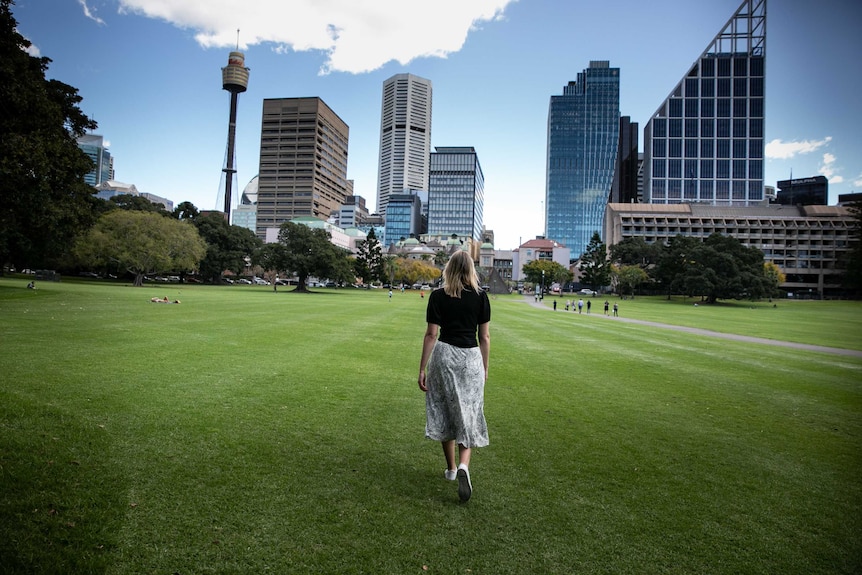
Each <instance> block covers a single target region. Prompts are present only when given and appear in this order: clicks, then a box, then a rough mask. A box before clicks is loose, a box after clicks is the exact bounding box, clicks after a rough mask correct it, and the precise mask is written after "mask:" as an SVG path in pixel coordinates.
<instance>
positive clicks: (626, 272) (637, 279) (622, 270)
mask: <svg viewBox="0 0 862 575" xmlns="http://www.w3.org/2000/svg"><path fill="white" fill-rule="evenodd" d="M616 276H617V281H618V282H619V286H620V295H624V294H625V293H626V290H628V292H629V294H631V296H632V297H634V295H635V288H636V287H637V286H639V285H640V284H642V283H644V282H646V281H648V280H649V275H648V274H647V273H646V271H645V270H644V269H643V268H642V267H640V266H637V265H635V266H621V267H619V268H618V269H617V271H616Z"/></svg>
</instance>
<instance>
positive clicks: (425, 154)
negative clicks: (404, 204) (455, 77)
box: [377, 74, 431, 216]
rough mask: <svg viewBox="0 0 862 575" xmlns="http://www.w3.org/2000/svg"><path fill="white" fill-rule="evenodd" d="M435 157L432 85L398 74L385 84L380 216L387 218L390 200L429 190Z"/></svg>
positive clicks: (408, 75)
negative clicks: (429, 176) (430, 168)
mask: <svg viewBox="0 0 862 575" xmlns="http://www.w3.org/2000/svg"><path fill="white" fill-rule="evenodd" d="M430 157H431V81H430V80H426V79H425V78H420V77H419V76H414V75H413V74H396V75H395V76H392V77H391V78H389V79H388V80H386V81H385V82H383V103H382V106H381V113H380V164H379V167H378V171H377V212H378V213H379V214H381V215H384V216H385V215H386V206H387V204H388V203H389V196H390V195H393V194H401V193H404V190H427V189H428V173H429V166H430Z"/></svg>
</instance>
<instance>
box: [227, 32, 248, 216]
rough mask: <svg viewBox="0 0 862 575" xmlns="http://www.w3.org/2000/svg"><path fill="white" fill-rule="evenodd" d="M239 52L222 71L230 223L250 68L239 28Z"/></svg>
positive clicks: (232, 54) (230, 56)
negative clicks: (240, 106)
mask: <svg viewBox="0 0 862 575" xmlns="http://www.w3.org/2000/svg"><path fill="white" fill-rule="evenodd" d="M236 33H237V40H236V41H237V50H236V51H234V52H231V53H230V55H229V56H228V61H227V66H225V67H224V68H222V69H221V77H222V88H223V89H225V90H227V91H228V92H230V119H229V121H228V131H227V154H226V156H227V158H226V160H225V167H224V168H223V169H222V172H224V175H225V189H224V217H225V220H227V221H228V222H230V207H231V188H232V187H233V178H234V175H235V174H236V167H235V166H234V150H235V147H236V105H237V98H238V96H239V94H240V93H241V92H245V91H246V90H247V89H248V68H246V67H245V54H243V53H242V52H240V51H239V28H237V31H236Z"/></svg>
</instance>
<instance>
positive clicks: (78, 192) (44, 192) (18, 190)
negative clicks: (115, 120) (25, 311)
mask: <svg viewBox="0 0 862 575" xmlns="http://www.w3.org/2000/svg"><path fill="white" fill-rule="evenodd" d="M11 5H12V2H11V0H0V111H2V112H0V198H2V201H0V262H2V263H5V262H10V263H12V264H14V265H15V266H16V267H19V268H21V267H31V268H34V267H47V266H57V265H58V264H61V263H62V262H63V261H64V259H65V258H66V256H68V255H69V250H70V246H72V245H73V240H74V238H75V237H76V236H77V235H79V234H81V233H82V232H83V231H84V230H86V229H88V228H89V227H90V226H92V225H93V224H94V223H95V221H96V219H97V217H98V214H97V211H96V206H97V202H96V198H95V196H94V194H95V190H93V188H92V187H90V186H88V185H87V184H86V183H84V175H85V174H86V173H87V172H89V171H90V170H91V169H92V165H93V164H92V162H91V161H90V159H89V158H88V157H87V155H86V154H85V153H84V152H83V151H81V150H80V148H78V145H77V142H76V139H77V138H78V137H80V136H81V135H83V134H85V133H86V132H87V131H88V130H94V129H96V123H95V122H94V121H93V120H91V119H90V118H88V117H87V116H86V115H84V113H83V112H82V111H81V110H80V108H79V107H78V105H79V104H80V103H81V100H82V98H81V97H80V96H79V95H78V91H77V90H76V89H75V88H73V87H72V86H69V85H67V84H64V83H63V82H60V81H58V80H46V79H45V72H46V71H47V69H48V64H49V63H50V62H51V60H50V59H49V58H44V57H38V58H37V57H33V56H30V55H29V54H27V52H25V49H26V48H28V47H29V46H30V42H29V41H28V40H27V39H26V38H24V37H23V36H21V34H19V33H18V31H17V22H16V21H15V18H14V17H13V16H12V11H11Z"/></svg>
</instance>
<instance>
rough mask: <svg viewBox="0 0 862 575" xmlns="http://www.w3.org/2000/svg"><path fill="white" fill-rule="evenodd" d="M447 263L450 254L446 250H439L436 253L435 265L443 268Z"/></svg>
mask: <svg viewBox="0 0 862 575" xmlns="http://www.w3.org/2000/svg"><path fill="white" fill-rule="evenodd" d="M447 263H449V254H447V253H446V250H437V252H436V253H435V254H434V265H435V266H437V267H439V268H440V269H441V270H442V269H443V268H445V267H446V264H447Z"/></svg>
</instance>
